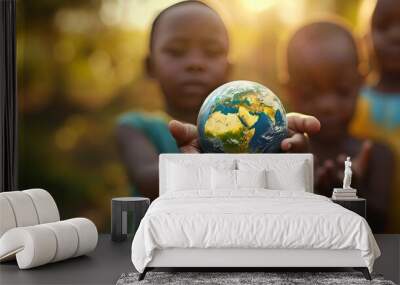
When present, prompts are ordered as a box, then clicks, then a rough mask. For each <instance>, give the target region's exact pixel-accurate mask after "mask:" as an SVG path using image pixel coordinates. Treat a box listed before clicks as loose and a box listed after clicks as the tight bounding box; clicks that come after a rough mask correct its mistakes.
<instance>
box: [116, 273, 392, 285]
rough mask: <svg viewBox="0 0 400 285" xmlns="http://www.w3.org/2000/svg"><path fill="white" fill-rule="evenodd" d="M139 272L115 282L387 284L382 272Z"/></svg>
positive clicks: (121, 284)
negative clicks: (142, 275) (142, 274)
mask: <svg viewBox="0 0 400 285" xmlns="http://www.w3.org/2000/svg"><path fill="white" fill-rule="evenodd" d="M138 276H139V273H125V274H122V275H121V277H120V278H119V279H118V281H117V285H133V284H140V285H145V284H158V285H163V284H171V285H178V284H179V285H183V284H213V285H217V284H221V285H228V284H229V285H232V284H241V285H242V284H267V285H269V284H271V285H275V284H276V285H277V284H279V285H280V284H284V285H292V284H293V285H294V284H296V285H297V284H327V285H334V284H335V285H336V284H337V285H339V284H340V285H344V284H356V285H357V284H379V285H380V284H385V285H386V284H387V285H395V283H393V282H392V281H388V280H384V279H383V277H382V276H381V275H372V278H373V280H372V281H368V280H366V279H365V278H364V276H363V275H362V273H360V272H154V271H153V272H148V273H147V274H146V277H145V279H144V280H142V281H138V280H137V279H138Z"/></svg>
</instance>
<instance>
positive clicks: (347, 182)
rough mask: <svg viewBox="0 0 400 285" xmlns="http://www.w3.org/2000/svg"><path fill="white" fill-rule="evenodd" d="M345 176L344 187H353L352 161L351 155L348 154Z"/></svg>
mask: <svg viewBox="0 0 400 285" xmlns="http://www.w3.org/2000/svg"><path fill="white" fill-rule="evenodd" d="M344 167H345V168H344V178H343V189H352V188H351V186H350V184H351V175H352V171H351V161H350V157H349V156H348V157H347V159H346V161H345V162H344Z"/></svg>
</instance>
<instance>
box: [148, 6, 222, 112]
mask: <svg viewBox="0 0 400 285" xmlns="http://www.w3.org/2000/svg"><path fill="white" fill-rule="evenodd" d="M153 39H154V41H153V49H152V51H151V55H150V63H149V70H150V74H151V75H152V76H153V77H154V78H155V79H157V80H158V82H159V84H160V86H161V89H162V91H163V93H164V94H165V97H166V101H167V104H168V105H169V107H170V108H174V109H175V110H178V111H181V112H197V111H198V110H199V109H200V106H201V104H202V103H203V101H204V99H205V98H206V97H207V95H208V94H209V93H210V92H211V91H212V90H214V89H215V88H217V87H218V86H220V85H222V84H223V83H225V82H226V80H227V76H228V71H229V62H228V58H227V55H228V46H229V43H228V36H227V34H226V30H225V27H224V25H223V23H222V22H221V20H220V19H219V18H218V17H217V15H215V13H213V12H212V11H210V10H209V9H207V8H205V7H202V6H200V5H184V6H181V7H176V8H174V9H172V10H170V11H168V12H167V13H166V14H165V15H163V16H162V18H161V19H160V21H159V23H158V24H157V28H156V31H155V33H154V38H153Z"/></svg>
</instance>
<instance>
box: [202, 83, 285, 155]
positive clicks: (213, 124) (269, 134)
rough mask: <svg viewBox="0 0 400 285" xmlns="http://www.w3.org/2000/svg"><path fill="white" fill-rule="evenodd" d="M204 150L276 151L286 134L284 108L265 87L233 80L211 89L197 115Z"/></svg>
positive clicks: (237, 151) (236, 151)
mask: <svg viewBox="0 0 400 285" xmlns="http://www.w3.org/2000/svg"><path fill="white" fill-rule="evenodd" d="M198 127H199V136H200V144H201V146H202V148H203V151H205V152H227V153H246V152H275V151H278V150H279V148H280V141H281V140H282V139H283V138H284V137H285V136H286V134H287V121H286V116H285V110H284V109H283V106H282V105H281V103H280V101H279V99H278V97H276V96H275V95H274V94H273V93H272V92H271V91H270V90H269V89H267V88H266V87H264V86H262V85H260V84H258V83H254V82H249V81H233V82H230V83H227V84H225V85H222V86H221V87H219V88H217V89H216V90H214V91H213V92H212V93H211V94H210V96H209V97H208V98H207V99H206V101H205V102H204V104H203V106H202V108H201V110H200V113H199V118H198Z"/></svg>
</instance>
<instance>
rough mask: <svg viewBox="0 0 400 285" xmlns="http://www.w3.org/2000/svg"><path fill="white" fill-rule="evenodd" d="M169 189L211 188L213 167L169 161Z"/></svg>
mask: <svg viewBox="0 0 400 285" xmlns="http://www.w3.org/2000/svg"><path fill="white" fill-rule="evenodd" d="M168 167H169V168H168V178H167V189H168V191H185V190H201V189H206V190H207V189H211V175H210V174H211V173H210V172H211V167H206V166H193V165H190V166H187V165H183V164H176V163H169V165H168Z"/></svg>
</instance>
